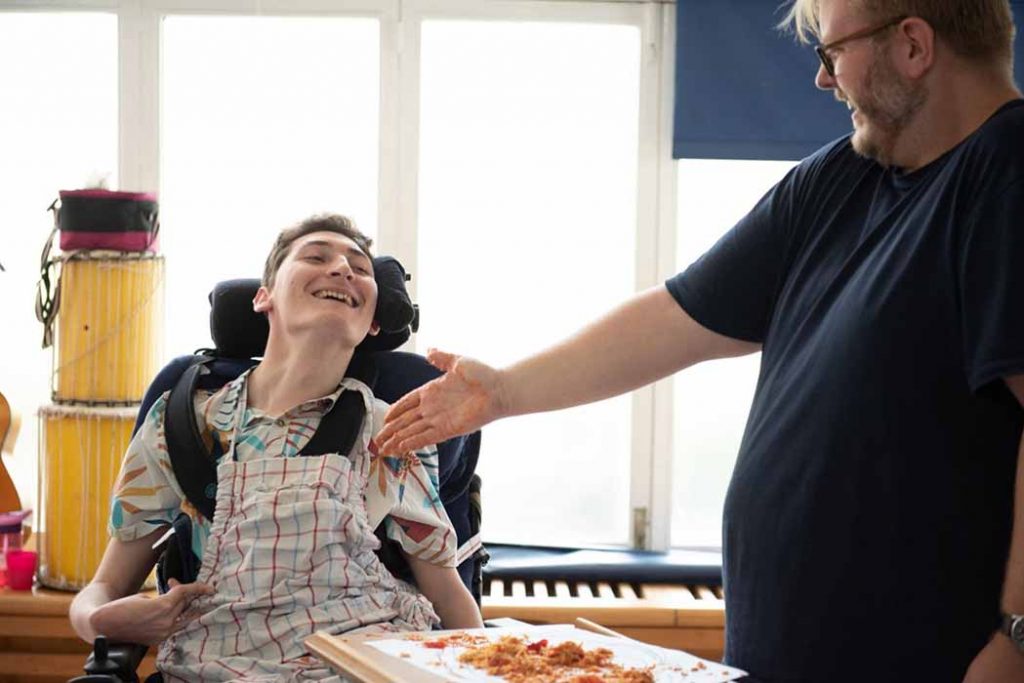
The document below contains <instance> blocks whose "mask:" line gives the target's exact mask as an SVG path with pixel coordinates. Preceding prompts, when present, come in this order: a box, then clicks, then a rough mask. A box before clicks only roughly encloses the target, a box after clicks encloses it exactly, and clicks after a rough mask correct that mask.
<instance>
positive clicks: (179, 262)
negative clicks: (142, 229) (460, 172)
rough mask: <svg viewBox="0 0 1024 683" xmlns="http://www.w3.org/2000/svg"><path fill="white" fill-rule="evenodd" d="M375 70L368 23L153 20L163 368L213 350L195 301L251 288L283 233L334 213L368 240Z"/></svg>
mask: <svg viewBox="0 0 1024 683" xmlns="http://www.w3.org/2000/svg"><path fill="white" fill-rule="evenodd" d="M379 63H380V27H379V22H378V21H377V20H376V19H372V18H360V17H315V18H314V17H237V16H223V17H206V16H202V17H197V16H169V17H167V18H166V19H165V20H164V27H163V58H162V64H163V67H162V69H163V70H162V77H163V83H162V85H163V102H162V112H163V116H162V124H163V131H162V132H163V136H162V141H161V150H162V154H161V156H162V166H163V168H162V183H161V185H162V187H161V189H162V192H161V224H162V228H161V231H162V232H161V240H162V247H163V252H164V254H165V255H166V257H167V266H166V268H167V275H166V287H167V290H166V291H167V306H166V308H167V320H173V321H175V324H174V325H173V326H169V327H168V329H167V335H166V351H167V355H168V357H174V356H177V355H181V354H183V353H190V352H191V351H192V350H194V349H195V348H197V347H200V346H207V345H212V343H211V342H210V341H209V327H208V323H207V319H206V316H205V315H204V314H203V308H204V306H205V301H206V295H207V294H208V293H209V291H210V290H211V289H212V288H213V285H214V284H216V283H217V282H219V281H220V280H224V279H227V278H233V277H259V276H260V275H261V273H262V271H263V260H264V258H266V255H267V252H269V251H270V247H271V246H272V245H273V243H274V238H275V237H276V236H277V233H278V231H279V230H281V228H284V227H286V226H288V225H291V224H293V223H296V222H298V221H300V220H302V219H303V218H306V217H307V216H309V215H311V214H313V213H319V212H324V211H333V212H338V213H343V214H345V215H347V216H350V217H351V218H353V219H354V220H355V221H356V224H357V225H358V226H359V227H360V228H361V229H362V230H363V231H364V232H366V233H367V234H369V235H370V236H374V235H375V234H376V232H377V229H376V228H377V226H376V224H377V175H378V160H377V157H378V140H379V138H380V135H379V128H378V119H379V108H380V107H379V100H380V85H379V83H380V73H379Z"/></svg>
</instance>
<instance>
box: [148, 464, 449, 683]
mask: <svg viewBox="0 0 1024 683" xmlns="http://www.w3.org/2000/svg"><path fill="white" fill-rule="evenodd" d="M367 472H368V458H356V459H354V460H350V459H348V458H345V457H341V456H337V455H325V456H317V457H302V458H264V459H261V460H252V461H249V462H244V463H238V462H233V461H226V462H224V463H222V464H221V465H220V466H219V467H218V469H217V478H218V489H217V508H216V512H215V514H214V522H213V526H212V528H211V530H210V537H209V540H208V544H207V549H206V554H205V555H204V557H203V564H202V567H201V569H200V571H199V578H198V580H199V581H202V582H206V583H209V584H210V585H212V586H213V588H214V590H215V592H214V594H213V595H212V596H210V597H204V598H200V599H199V600H197V601H196V602H195V603H194V604H193V607H192V609H194V610H196V612H197V613H199V614H200V615H201V616H199V617H198V618H197V619H196V620H194V621H192V622H191V623H190V624H189V625H188V626H186V627H185V628H184V629H182V630H181V631H179V632H177V633H175V634H174V635H173V636H171V638H170V639H168V640H167V641H165V642H164V643H163V645H162V646H161V648H160V652H159V655H158V657H157V668H158V669H160V670H161V671H162V672H164V678H165V680H169V681H175V680H179V679H180V680H182V681H195V680H202V681H260V680H275V681H309V680H325V679H331V680H339V679H338V678H337V677H336V676H335V674H333V673H332V672H331V670H329V669H327V668H325V667H323V665H322V664H319V663H317V662H316V660H315V659H314V658H312V657H310V656H309V655H308V652H307V650H306V648H305V646H304V645H303V641H304V639H305V638H307V637H309V636H310V635H312V634H313V633H314V632H316V631H318V630H326V631H329V632H331V633H344V632H348V631H352V630H355V629H359V628H362V627H366V626H368V625H375V624H387V627H386V628H388V629H394V630H424V629H430V628H431V627H432V626H433V625H435V624H437V623H438V621H439V620H438V618H437V616H436V614H435V613H434V610H433V609H432V607H431V605H430V603H429V602H428V601H427V599H426V598H424V597H423V596H422V595H420V594H419V593H417V592H416V591H415V590H414V589H413V588H411V587H410V586H408V585H407V584H404V583H402V582H400V581H398V580H397V579H395V578H394V577H392V576H391V574H390V573H389V572H388V571H387V570H386V569H385V568H384V567H383V565H381V563H380V561H379V560H378V559H377V556H376V555H375V554H374V552H373V551H374V549H375V548H377V547H378V545H379V541H378V540H377V538H376V537H375V536H374V534H373V526H371V525H370V523H369V520H368V519H367V517H366V509H365V507H364V506H363V504H362V499H363V489H364V488H365V486H366V475H367Z"/></svg>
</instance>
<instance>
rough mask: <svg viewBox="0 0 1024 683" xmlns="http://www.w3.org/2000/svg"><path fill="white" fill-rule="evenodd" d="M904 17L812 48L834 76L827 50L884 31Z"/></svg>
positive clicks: (832, 65) (834, 65) (832, 64)
mask: <svg viewBox="0 0 1024 683" xmlns="http://www.w3.org/2000/svg"><path fill="white" fill-rule="evenodd" d="M906 18H907V17H906V16H900V17H896V18H895V19H890V20H888V21H887V22H885V23H884V24H878V25H877V26H871V27H869V28H866V29H862V30H860V31H857V32H856V33H851V34H850V35H848V36H843V37H842V38H840V39H838V40H833V41H832V42H831V43H825V44H824V45H818V46H817V47H815V48H814V51H815V52H817V53H818V59H820V60H821V65H822V66H823V67H825V71H826V72H827V73H828V75H829V76H831V77H832V78H835V77H836V64H835V62H833V61H832V57H830V56H829V54H828V51H829V50H833V49H835V48H837V47H839V46H840V45H842V44H843V43H849V42H850V41H853V40H860V39H862V38H868V37H870V36H873V35H875V34H876V33H878V32H880V31H884V30H885V29H887V28H891V27H893V26H895V25H896V24H898V23H900V22H901V21H903V20H904V19H906Z"/></svg>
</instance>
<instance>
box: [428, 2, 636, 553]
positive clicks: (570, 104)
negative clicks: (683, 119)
mask: <svg viewBox="0 0 1024 683" xmlns="http://www.w3.org/2000/svg"><path fill="white" fill-rule="evenodd" d="M639 59H640V32H639V29H638V28H636V27H633V26H622V25H605V24H574V23H568V22H565V23H563V22H550V23H539V22H537V23H534V22H518V21H517V22H506V21H450V20H428V21H425V22H424V23H423V31H422V63H421V74H422V76H421V78H422V81H421V85H420V93H421V112H420V116H421V132H420V145H421V147H420V191H419V225H418V240H419V270H420V272H419V273H417V274H416V275H417V280H418V283H419V289H418V292H419V300H420V303H421V305H422V307H423V324H422V327H421V331H420V334H419V335H418V337H417V348H418V349H419V350H420V351H425V350H426V349H427V348H428V347H430V346H437V347H439V348H443V349H446V350H450V351H454V352H460V353H465V354H468V355H471V356H474V357H478V358H480V359H481V360H484V361H486V362H488V363H491V364H494V365H498V366H501V365H504V364H507V363H510V362H513V361H515V360H516V359H518V358H520V357H522V356H525V355H527V354H528V353H530V352H533V351H536V350H539V349H540V348H543V347H545V346H548V345H550V344H552V343H554V342H555V341H557V340H559V339H562V338H564V337H566V336H568V335H569V334H570V333H572V332H574V331H575V330H576V329H578V328H579V327H581V326H582V325H583V324H585V323H588V322H590V321H591V320H593V319H594V318H596V317H597V316H598V315H600V314H601V313H603V312H605V311H606V310H608V309H609V308H611V307H612V306H613V305H615V304H616V303H619V302H621V301H622V300H624V299H626V298H628V297H629V296H631V295H632V294H633V292H634V289H635V266H634V262H635V259H636V255H635V243H636V238H635V233H636V193H637V191H636V178H637V144H638V143H637V140H638V131H637V122H638V116H639V111H638V102H639V74H640V61H639ZM594 371H595V372H600V367H595V368H594ZM630 421H631V400H630V398H629V397H628V396H623V397H619V398H615V399H612V400H609V401H604V402H602V403H598V404H595V405H590V406H586V407H580V408H575V409H571V410H565V411H558V412H555V413H550V414H543V415H534V416H529V417H519V418H515V419H511V420H505V421H499V422H498V423H496V424H493V425H488V426H487V428H486V429H485V433H484V440H483V447H482V448H483V455H482V457H481V459H480V464H479V469H478V471H479V472H480V473H481V476H482V477H483V482H484V501H485V503H484V504H485V515H486V520H487V522H486V527H485V539H486V540H488V541H491V542H496V541H501V542H516V543H528V544H553V545H558V544H571V545H590V544H620V545H621V544H625V543H627V542H628V535H629V529H628V523H629V486H630V485H629V478H630V447H631V443H630V438H631V436H630V435H631V423H630Z"/></svg>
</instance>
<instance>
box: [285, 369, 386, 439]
mask: <svg viewBox="0 0 1024 683" xmlns="http://www.w3.org/2000/svg"><path fill="white" fill-rule="evenodd" d="M345 376H346V377H351V378H353V379H358V380H359V381H361V382H363V384H365V385H366V386H368V387H370V388H371V389H372V388H373V385H374V384H376V382H377V367H376V364H375V363H374V362H373V360H372V359H371V358H370V357H369V356H366V355H363V354H361V353H357V354H355V355H353V356H352V360H350V361H349V364H348V369H347V370H346V371H345ZM365 417H366V404H365V403H363V395H362V394H360V393H359V392H358V391H343V392H341V396H339V397H338V400H337V402H336V403H335V404H334V407H333V408H332V409H331V410H330V411H329V412H328V413H327V414H326V415H324V417H323V419H322V420H320V426H319V427H317V429H316V433H315V434H314V435H313V436H312V437H311V438H310V440H309V441H308V442H307V443H306V445H305V447H304V448H303V449H302V450H301V451H300V452H299V454H300V455H323V454H325V453H344V454H348V453H351V452H352V447H353V446H355V443H356V439H357V438H359V432H360V431H362V427H363V419H364V418H365Z"/></svg>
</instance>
